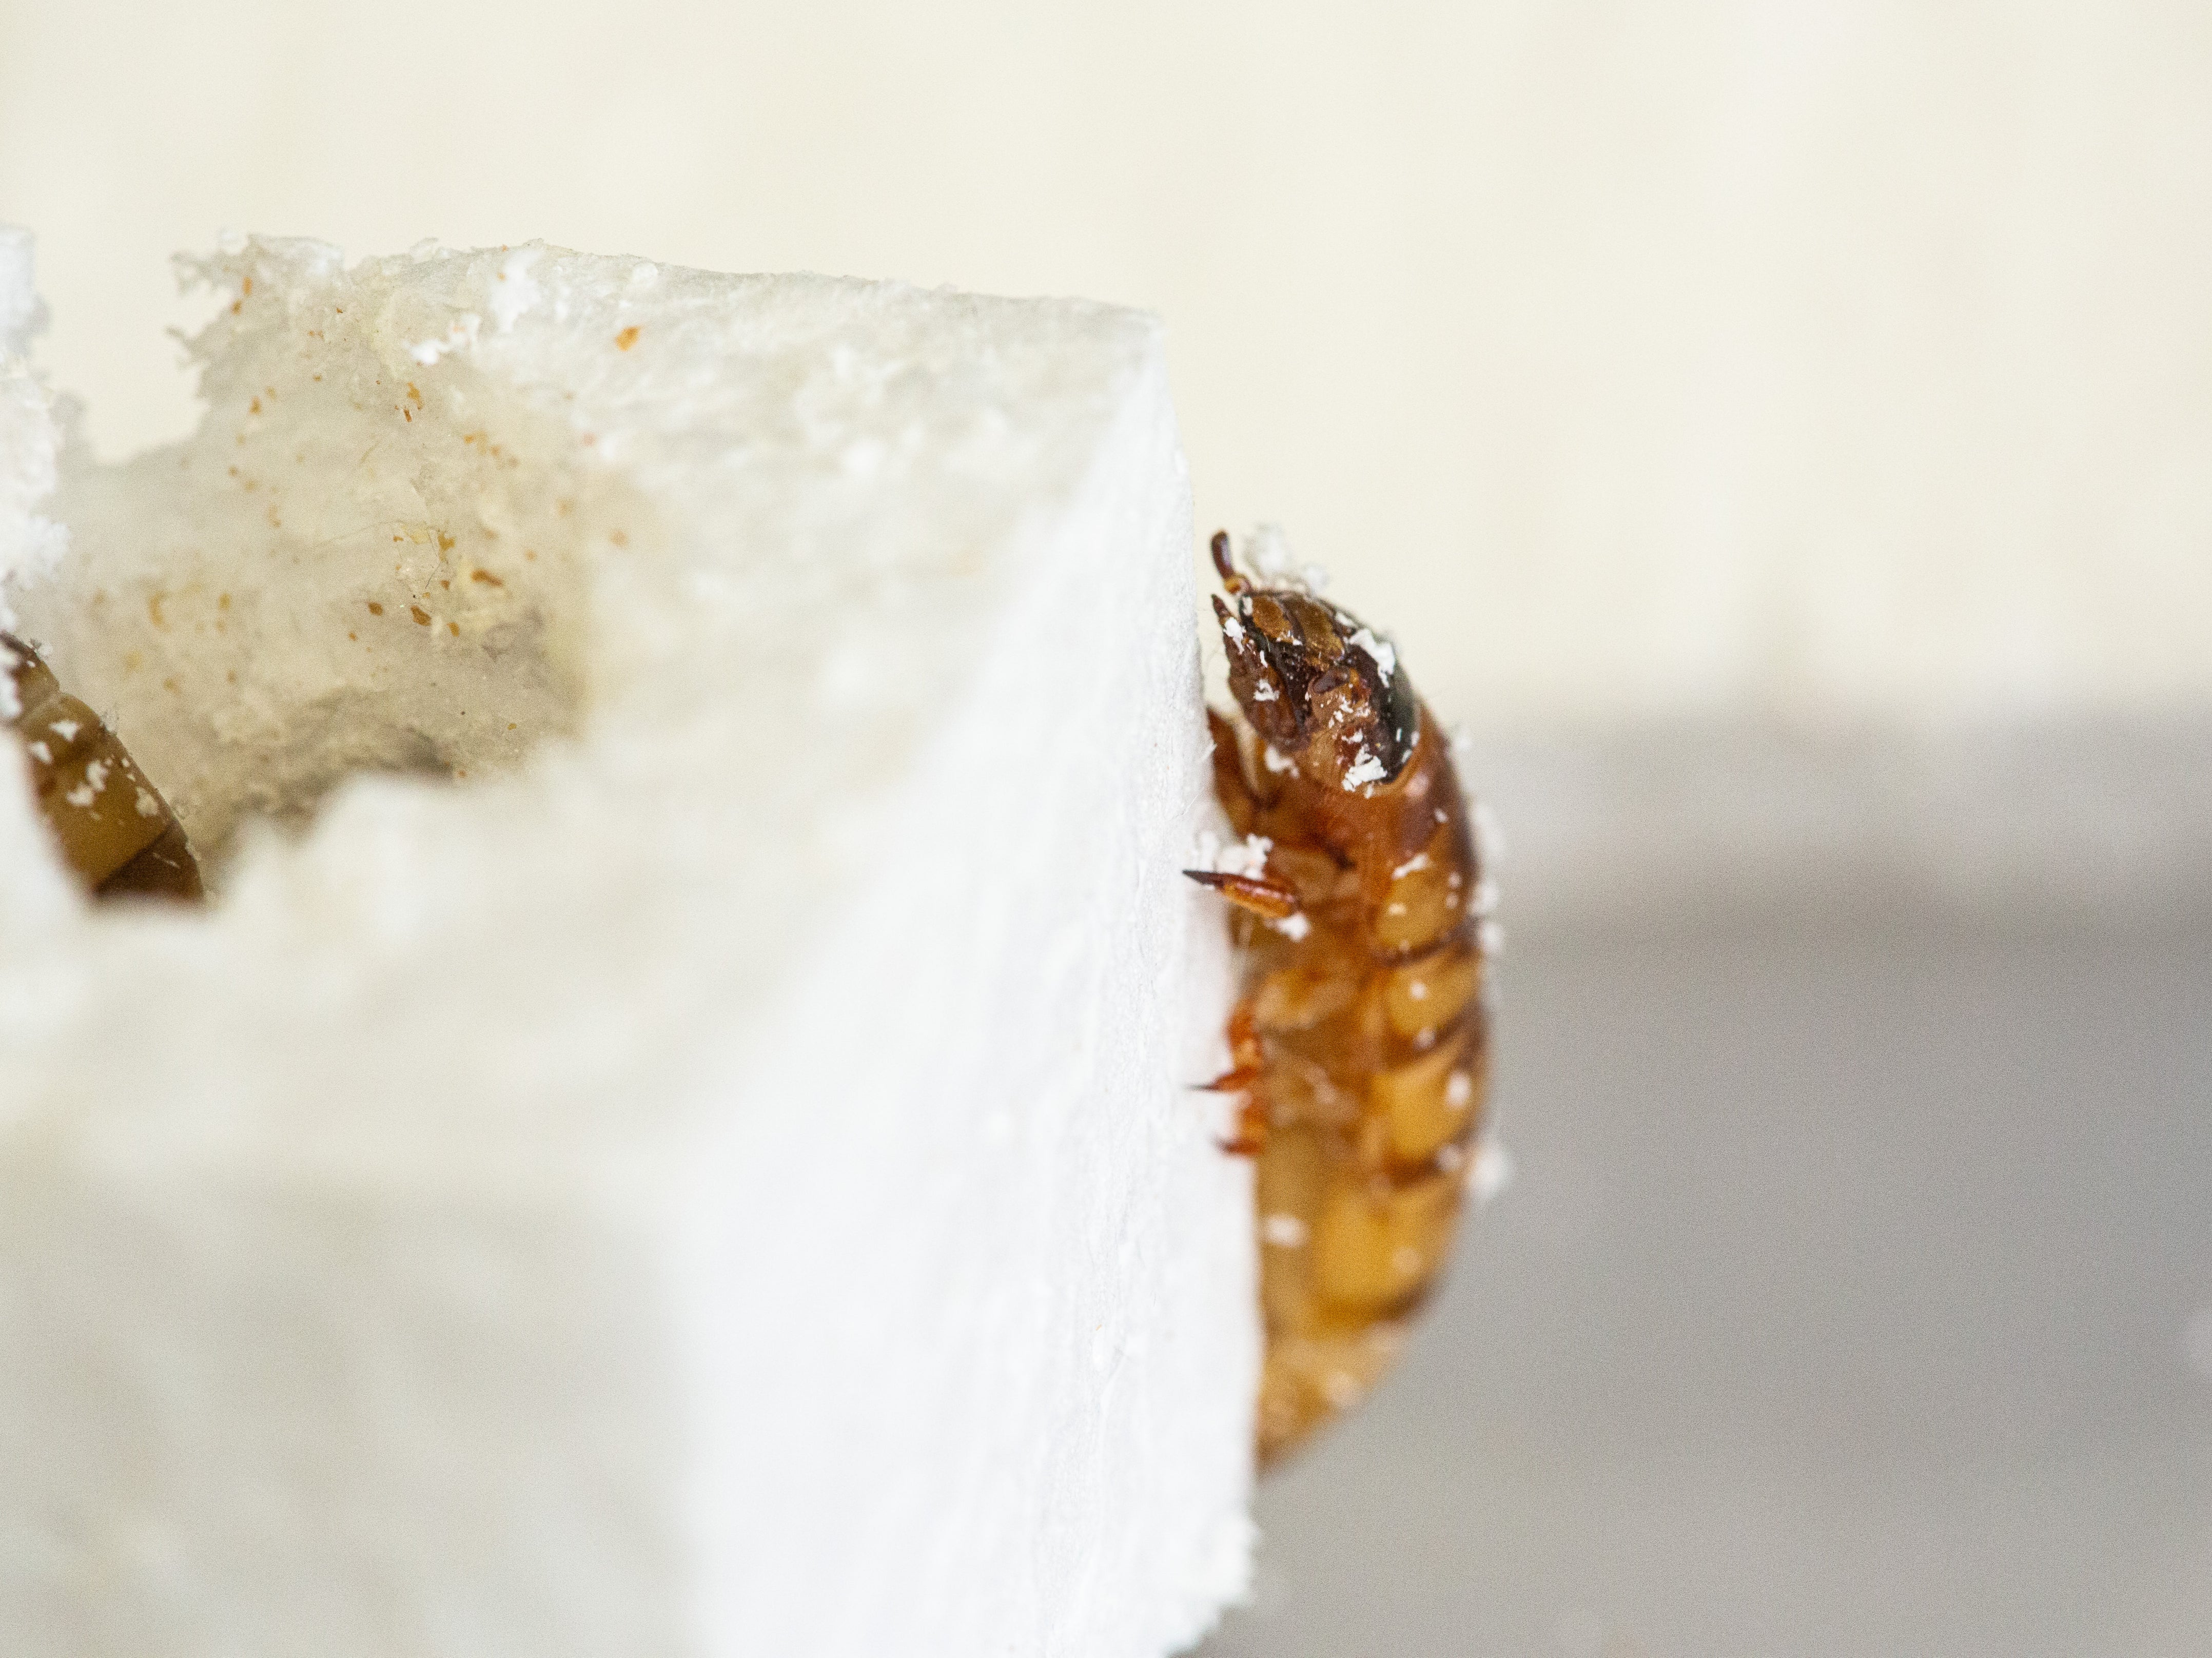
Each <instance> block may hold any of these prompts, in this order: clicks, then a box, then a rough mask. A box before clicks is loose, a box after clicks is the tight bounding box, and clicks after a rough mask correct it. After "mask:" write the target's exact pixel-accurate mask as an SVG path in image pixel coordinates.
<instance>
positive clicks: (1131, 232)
mask: <svg viewBox="0 0 2212 1658" xmlns="http://www.w3.org/2000/svg"><path fill="white" fill-rule="evenodd" d="M2208 87H2212V13H2208V12H2207V11H2206V10H2205V9H2204V8H2203V7H2202V6H2201V5H2197V4H2193V3H2188V0H2148V3H2140V4H2136V5H2131V6H2124V7H2097V6H2083V5H2080V4H2074V3H2060V0H2003V3H1967V4H1958V5H1948V6H1942V7H1929V6H1925V5H1919V4H1906V3H1858V4H1852V3H1842V0H1802V3H1778V4H1767V5H1758V4H1741V3H1738V4H1723V3H1716V0H1676V3H1670V4H1668V5H1666V6H1663V7H1662V6H1636V5H1630V4H1626V3H1620V0H1596V3H1585V4H1577V5H1559V4H1553V3H1530V0H1498V3H1487V4H1476V5H1466V4H1462V5H1453V4H1446V3H1438V0H1397V3H1389V0H1383V3H1376V0H1365V3H1359V4H1352V3H1342V4H1332V3H1322V0H1305V3H1297V4H1284V3H1280V0H1274V3H1261V0H1233V3H1225V4H1217V5H1210V6H1194V5H1189V4H1165V3H1158V0H1129V3H1118V4H1115V5H1110V6H1109V5H1092V6H1088V7H1058V8H1046V7H1039V6H1036V5H1035V4H1028V3H1018V0H967V3H959V4H952V5H936V6H917V5H914V4H910V3H908V4H900V3H890V0H828V3H813V4H809V5H806V6H791V5H787V4H782V5H776V6H761V5H748V4H728V5H716V4H705V3H690V4H665V3H662V4H654V3H639V4H631V5H623V6H613V5H608V6H592V5H590V4H586V3H581V0H548V3H544V4H538V5H529V6H526V5H519V4H517V5H495V4H490V3H486V0H440V3H428V0H388V3H382V4H380V5H378V6H375V7H373V8H371V7H352V6H349V7H344V8H331V9H321V8H317V7H314V6H312V5H303V4H300V3H297V0H206V3H200V4H195V5H190V6H185V5H178V4H173V3H157V0H70V3H68V4H56V3H53V0H0V218H6V219H12V220H14V221H16V222H23V223H27V224H28V225H30V226H31V227H33V228H34V229H36V230H37V231H38V232H39V233H40V236H41V238H42V253H41V258H42V269H43V272H44V284H45V287H46V291H47V293H48V295H49V297H50V299H51V300H52V302H53V309H54V314H55V323H54V328H53V331H52V335H51V336H50V337H49V339H48V341H47V348H46V349H47V355H46V361H48V362H49V363H50V365H51V367H52V370H53V373H54V374H55V375H56V377H57V378H58V380H59V381H60V382H61V383H63V384H64V385H65V386H69V387H71V388H74V389H76V390H78V391H80V392H82V393H84V394H85V395H86V396H87V398H88V399H89V402H90V405H91V414H90V429H91V431H92V433H93V434H94V438H95V440H97V442H98V443H99V445H100V447H101V448H103V449H104V450H106V451H107V452H117V451H119V450H123V449H126V448H129V447H131V446H136V445H137V444H139V443H142V442H144V441H146V440H151V439H155V438H159V437H162V436H165V435H167V434H172V433H173V432H175V431H177V430H179V428H180V427H181V426H182V424H183V423H184V422H185V420H186V419H187V418H188V411H187V404H186V398H185V390H184V388H183V386H182V383H181V381H180V380H179V379H178V378H177V377H176V376H175V375H174V374H173V372H172V371H171V369H170V367H169V365H170V363H171V361H172V360H173V349H172V348H171V347H170V346H169V344H168V343H167V342H166V341H165V340H164V339H163V337H162V335H161V328H162V327H163V326H164V325H166V324H168V323H170V322H173V321H174V320H176V319H179V318H180V317H182V316H185V315H188V314H189V308H188V307H179V304H178V302H177V301H175V299H174V297H173V290H172V286H171V277H170V275H169V271H168V267H167V256H168V255H169V253H170V252H172V251H173V250H176V249H179V248H188V247H198V246H204V245H206V244H207V243H208V242H209V241H210V240H211V239H212V238H213V237H214V235H215V234H216V232H217V231H218V229H219V228H222V227H226V226H228V227H236V228H252V229H260V230H268V231H276V232H295V233H300V234H311V235H316V236H320V237H325V238H328V239H331V240H336V241H338V242H340V243H342V244H343V245H344V246H347V247H348V248H349V249H350V250H352V251H354V252H371V251H386V250H392V249H396V248H401V247H404V246H408V245H410V244H411V243H413V242H415V241H416V240H418V239H420V238H422V237H424V236H430V235H435V236H437V237H440V238H441V239H443V240H447V241H448V242H453V243H460V244H471V243H484V242H497V241H502V240H525V239H528V238H532V237H544V238H548V239H550V240H555V241H558V242H563V243H567V244H569V245H572V246H580V247H586V248H594V249H600V250H609V251H626V252H641V253H646V254H648V255H651V256H653V257H654V258H661V259H666V260H676V261H682V262H686V263H690V264H702V265H709V266H717V267H723V268H736V269H782V268H794V267H811V268H816V269H821V270H834V271H852V272H860V273H866V274H872V275H887V276H902V277H908V278H911V279H913V280H915V281H918V282H932V283H933V282H952V283H957V284H961V285H963V286H971V287H975V288H986V289H995V290H1000V291H1006V292H1013V293H1025V292H1043V291H1050V292H1075V293H1082V294H1088V295H1097V296H1100V297H1104V298H1109V299H1114V300H1120V301H1128V302H1131V303H1133V304H1139V305H1144V306H1149V307H1155V308H1157V309H1158V310H1159V311H1161V312H1163V313H1165V315H1166V316H1167V318H1168V319H1169V321H1170V325H1171V328H1172V339H1173V351H1174V362H1175V367H1176V375H1177V380H1178V393H1179V398H1180V402H1181V406H1182V412H1183V417H1184V420H1185V422H1186V427H1187V434H1186V435H1187V439H1188V446H1189V451H1190V454H1191V459H1192V465H1193V470H1194V477H1195V483H1196V487H1197V492H1198V501H1199V510H1200V519H1201V524H1202V525H1212V524H1213V523H1215V522H1217V521H1219V522H1226V523H1230V524H1234V525H1240V526H1241V525H1246V524H1248V523H1249V522H1250V521H1252V520H1253V519H1257V518H1261V517H1267V518H1273V519H1279V520H1281V521H1282V522H1283V523H1284V524H1285V525H1287V526H1288V528H1289V530H1290V531H1291V537H1292V539H1293V542H1294V544H1296V545H1297V548H1298V549H1299V550H1300V551H1301V553H1302V554H1303V555H1304V556H1310V557H1312V558H1316V559H1318V560H1320V561H1322V562H1324V563H1326V564H1328V566H1329V567H1330V568H1332V569H1333V570H1334V571H1335V572H1336V574H1337V585H1336V589H1335V591H1336V592H1337V593H1338V594H1339V595H1340V597H1342V598H1345V599H1346V601H1347V602H1349V603H1351V604H1353V605H1354V606H1355V607H1356V608H1359V609H1362V610H1365V611H1367V612H1369V613H1370V615H1371V616H1372V617H1373V619H1375V620H1376V622H1378V623H1382V624H1383V625H1386V626H1388V627H1389V628H1390V629H1393V630H1395V632H1396V633H1397V634H1398V635H1400V638H1401V643H1402V644H1403V646H1404V647H1405V649H1406V653H1407V659H1408V660H1409V661H1410V662H1411V663H1412V664H1413V671H1414V672H1415V675H1416V677H1419V678H1420V679H1421V680H1422V681H1423V682H1424V683H1425V687H1426V688H1427V689H1429V690H1430V692H1431V695H1433V696H1434V698H1435V699H1436V700H1437V701H1439V702H1440V703H1442V704H1443V705H1444V706H1445V708H1447V710H1448V711H1449V712H1450V713H1451V714H1455V715H1456V716H1458V717H1461V718H1464V719H1467V720H1470V721H1471V722H1472V723H1474V725H1475V726H1477V727H1478V728H1481V729H1488V730H1492V731H1499V732H1520V731H1528V730H1535V729H1547V728H1553V727H1557V726H1560V725H1562V724H1565V725H1569V726H1574V725H1581V724H1586V723H1587V722H1589V721H1591V720H1595V721H1598V722H1601V723H1613V722H1618V721H1621V720H1649V719H1653V718H1668V717H1673V716H1677V715H1689V716H1693V717H1694V716H1700V715H1704V714H1713V713H1720V714H1729V715H1749V716H1752V717H1754V718H1757V719H1768V718H1778V719H1780V720H1784V721H1785V722H1789V723H1792V724H1796V725H1800V726H1802V725H1806V724H1809V725H1811V726H1814V728H1816V729H1830V728H1833V727H1837V726H1844V727H1857V726H1864V725H1866V724H1867V723H1868V722H1869V721H1871V722H1872V724H1873V726H1875V727H1876V728H1879V727H1881V726H1893V725H1895V724H1898V723H1899V722H1905V723H1909V724H1912V725H1919V726H1924V725H1928V724H1930V723H1932V724H1933V725H1935V726H1938V727H1943V726H1955V725H1958V724H1960V723H1962V722H1963V723H1964V724H1966V725H1969V726H1972V725H1974V724H1978V723H1980V722H1982V721H1983V720H1985V718H1986V717H1989V716H1992V715H1994V716H1998V717H2000V718H2008V717H2010V716H2013V715H2016V714H2027V715H2031V716H2041V715H2051V714H2057V715H2060V716H2063V717H2071V716H2073V715H2075V714H2081V713H2085V712H2087V713H2097V712H2105V713H2120V714H2138V713H2141V712H2143V711H2146V710H2158V709H2172V708H2197V707H2202V706H2205V705H2208V704H2212V305H2208V304H2207V302H2206V295H2207V294H2208V293H2212V213H2208V212H2207V211H2206V208H2207V204H2208V200H2212V197H2208V187H2212V98H2208V97H2207V96H2206V88H2208Z"/></svg>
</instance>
